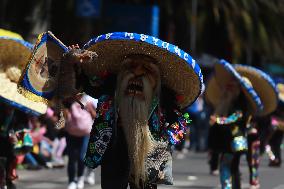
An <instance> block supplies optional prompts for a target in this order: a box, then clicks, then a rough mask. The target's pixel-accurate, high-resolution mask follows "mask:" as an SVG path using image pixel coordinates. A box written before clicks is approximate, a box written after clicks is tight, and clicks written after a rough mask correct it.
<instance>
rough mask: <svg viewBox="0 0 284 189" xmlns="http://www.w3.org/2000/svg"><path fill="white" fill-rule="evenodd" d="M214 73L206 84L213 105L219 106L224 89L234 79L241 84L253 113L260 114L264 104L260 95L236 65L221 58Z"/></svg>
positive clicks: (206, 92) (207, 93)
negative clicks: (237, 69)
mask: <svg viewBox="0 0 284 189" xmlns="http://www.w3.org/2000/svg"><path fill="white" fill-rule="evenodd" d="M214 70H215V72H214V75H212V77H211V78H210V79H209V80H208V83H207V85H206V91H205V97H206V100H207V101H208V102H209V103H210V104H211V105H212V106H213V107H217V106H218V104H219V103H220V102H221V101H222V100H223V99H222V98H223V91H224V89H225V88H226V86H228V85H230V83H231V82H232V81H236V82H238V83H239V84H240V87H241V89H242V91H243V92H244V94H245V97H246V99H247V100H248V102H249V105H250V110H251V111H252V112H251V113H252V114H258V113H259V112H261V111H262V109H263V105H262V102H261V99H260V97H259V96H258V94H257V93H256V91H255V90H254V88H253V87H252V86H251V83H250V81H249V79H247V78H244V77H242V76H241V75H240V74H239V73H238V72H237V71H236V70H235V69H234V67H233V66H232V65H231V64H230V63H229V62H227V61H225V60H220V61H219V62H218V63H216V64H215V66H214Z"/></svg>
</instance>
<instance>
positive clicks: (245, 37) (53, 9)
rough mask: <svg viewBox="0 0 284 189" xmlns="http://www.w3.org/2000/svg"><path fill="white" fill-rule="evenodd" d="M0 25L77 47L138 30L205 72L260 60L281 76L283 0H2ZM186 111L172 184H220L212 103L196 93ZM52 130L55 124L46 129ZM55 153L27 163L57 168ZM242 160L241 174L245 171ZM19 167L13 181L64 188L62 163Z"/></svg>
mask: <svg viewBox="0 0 284 189" xmlns="http://www.w3.org/2000/svg"><path fill="white" fill-rule="evenodd" d="M0 28H3V29H6V30H11V31H13V32H17V33H19V34H21V35H22V36H23V38H24V39H25V40H27V41H29V42H31V43H35V42H36V40H37V36H38V35H39V34H40V33H42V32H45V31H48V30H49V31H52V32H53V34H54V35H55V36H56V37H58V38H59V39H60V40H61V41H62V42H63V43H64V44H65V45H67V46H68V45H72V44H76V43H78V44H79V45H80V47H82V45H84V44H85V43H86V42H88V41H89V40H90V39H91V38H93V37H96V36H98V35H100V34H104V33H108V32H115V31H127V32H135V33H144V34H148V35H152V36H155V37H158V38H160V39H162V40H164V41H167V42H170V43H173V44H175V45H177V46H179V47H180V48H181V49H183V50H185V51H186V52H189V54H190V55H191V56H192V57H194V58H195V59H197V61H198V63H199V65H200V66H201V68H202V71H203V74H204V76H205V80H206V79H207V78H208V76H209V74H210V73H211V71H212V68H213V65H214V63H215V62H216V61H217V60H218V59H221V58H223V59H226V60H228V61H229V62H231V63H241V64H248V65H252V66H255V67H258V68H261V69H263V70H265V71H266V72H268V73H269V74H271V75H272V76H273V77H281V76H282V77H283V76H284V52H283V50H284V1H283V0H238V1H236V0H211V1H209V0H0ZM188 111H189V112H190V113H191V116H192V119H193V123H192V125H191V136H190V137H191V142H190V143H189V140H188V139H187V141H186V142H185V144H182V145H181V146H180V147H179V146H177V147H176V149H177V150H176V151H177V153H176V154H175V156H174V158H175V159H174V160H175V161H176V162H175V163H174V174H175V177H176V180H177V182H176V183H175V184H176V187H175V188H188V187H189V186H191V188H199V189H209V188H211V189H212V188H213V186H214V187H215V186H216V187H217V186H218V178H217V177H214V178H213V177H212V176H210V175H209V174H208V173H209V168H208V164H207V162H208V157H207V153H206V152H207V150H208V149H207V135H208V128H209V124H208V120H209V115H210V110H209V109H208V107H207V106H206V105H205V102H203V99H202V97H201V98H200V99H199V100H198V101H197V103H196V104H195V105H193V106H192V107H191V109H189V110H188ZM54 119H56V118H54ZM33 121H34V122H35V123H34V125H35V128H37V127H43V126H37V125H39V122H40V120H37V119H36V118H33ZM45 121H46V120H45ZM49 121H50V120H49ZM50 122H51V123H50ZM50 122H48V123H44V124H42V125H44V127H47V126H48V127H49V129H46V130H47V131H52V130H54V129H53V124H54V123H53V122H54V121H53V120H51V121H50ZM263 123H264V122H263ZM268 124H269V123H268ZM268 124H267V125H268ZM35 130H36V129H35ZM54 132H55V133H56V132H57V131H53V132H51V133H54ZM58 135H59V134H58V133H56V136H57V138H58V141H57V140H56V142H58V143H60V139H61V138H63V137H61V136H59V137H58ZM282 135H283V134H282ZM51 138H52V137H51ZM53 138H56V137H53ZM282 138H283V136H282ZM282 138H281V140H282ZM40 140H42V139H40ZM52 140H53V139H52ZM63 143H64V142H63ZM280 143H281V141H280ZM62 146H63V147H65V146H64V144H63V145H62ZM282 148H283V145H282ZM184 149H186V150H185V152H184ZM263 151H264V150H263ZM196 152H198V153H196ZM200 152H203V153H200ZM204 152H205V153H204ZM61 153H63V152H61ZM49 155H50V154H49ZM61 155H62V154H61ZM50 156H51V155H50ZM62 156H64V154H63V155H62ZM60 158H61V159H60V160H61V161H62V162H63V163H62V162H60V163H62V164H59V165H57V164H56V165H50V164H49V163H50V162H49V160H46V161H43V163H42V165H41V167H40V166H35V165H37V163H36V164H32V163H31V165H33V166H29V167H28V168H29V169H31V170H39V169H41V168H42V167H44V168H47V169H49V168H54V167H56V166H58V167H60V168H63V167H64V166H65V164H64V163H66V160H65V159H64V157H60ZM49 159H51V158H50V157H49ZM264 159H265V158H264ZM177 160H178V161H177ZM38 162H39V163H40V161H38ZM52 163H54V162H52ZM56 163H58V162H56ZM244 164H245V163H242V168H241V169H242V172H243V175H244V176H243V177H244V178H248V174H247V173H246V172H247V170H245V169H247V167H246V166H245V165H244ZM267 164H268V158H267V157H266V159H265V160H264V161H262V164H261V166H262V168H261V182H262V186H263V188H272V186H273V187H274V186H275V187H276V188H278V187H277V186H280V188H279V189H281V187H282V188H284V185H283V181H282V180H283V174H284V170H283V169H278V170H275V169H274V170H272V169H269V168H268V167H267ZM19 172H20V175H21V179H20V181H19V183H18V186H19V187H18V188H22V189H25V188H49V189H50V188H57V189H58V188H66V182H67V181H66V180H67V178H66V173H65V172H66V170H65V169H64V170H62V169H59V170H58V169H55V170H53V171H52V172H51V171H50V170H49V171H41V172H40V174H34V172H26V171H25V170H24V169H19ZM95 174H96V175H97V180H96V187H99V184H100V176H99V174H100V172H99V170H98V172H96V173H95ZM50 181H51V182H50ZM94 182H95V181H94ZM246 182H248V181H247V180H246ZM93 184H94V183H93ZM269 184H270V185H269ZM279 184H280V185H279ZM281 184H282V185H281ZM89 188H91V186H89ZM92 188H93V187H92ZM165 188H167V187H165ZM169 188H170V187H169Z"/></svg>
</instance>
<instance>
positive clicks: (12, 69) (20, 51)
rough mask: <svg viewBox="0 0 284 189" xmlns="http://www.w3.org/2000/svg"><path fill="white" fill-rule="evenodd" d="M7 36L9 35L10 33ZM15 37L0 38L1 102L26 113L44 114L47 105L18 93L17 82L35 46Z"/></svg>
mask: <svg viewBox="0 0 284 189" xmlns="http://www.w3.org/2000/svg"><path fill="white" fill-rule="evenodd" d="M10 33H12V32H10ZM2 34H3V32H2ZM12 34H13V33H12ZM5 35H9V32H8V33H7V32H6V33H5ZM15 37H17V36H16V35H12V37H10V36H0V65H1V70H0V100H1V101H2V102H4V103H7V104H9V105H11V106H13V107H15V108H18V109H20V110H22V111H24V112H26V113H32V114H35V115H39V114H43V113H45V111H46V109H47V106H46V105H45V104H43V103H37V102H33V101H31V100H29V99H27V98H25V97H24V96H23V95H21V94H19V93H18V91H17V81H18V80H19V78H20V75H21V71H22V70H23V69H24V66H25V64H26V63H27V62H28V59H29V57H30V55H31V48H32V47H33V45H32V44H30V43H28V42H26V41H24V40H22V39H21V38H20V37H18V38H15Z"/></svg>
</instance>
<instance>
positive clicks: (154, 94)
mask: <svg viewBox="0 0 284 189" xmlns="http://www.w3.org/2000/svg"><path fill="white" fill-rule="evenodd" d="M43 35H45V34H43ZM46 35H49V36H51V34H50V33H47V34H46ZM52 38H53V39H54V36H53V37H52ZM42 39H43V38H42ZM58 44H60V43H57V45H58ZM62 49H63V52H64V48H62ZM91 52H96V54H97V58H95V57H96V56H95V55H94V54H93V53H91ZM61 60H62V61H61V63H60V68H59V71H58V73H62V72H63V73H64V74H65V76H64V77H66V78H65V80H64V78H63V79H62V80H60V81H59V80H58V83H59V82H60V83H61V84H62V83H63V82H65V84H66V83H67V84H69V86H72V87H73V88H77V89H78V88H80V87H82V88H83V91H84V92H86V93H87V94H88V95H90V96H92V97H94V98H97V99H98V106H97V117H96V119H95V122H94V125H93V128H92V131H91V136H90V140H89V145H88V151H87V154H86V157H85V164H86V165H87V166H88V167H91V168H96V167H98V166H99V165H101V186H102V188H103V189H113V188H117V189H126V188H127V187H128V185H130V188H136V189H139V188H148V189H150V188H157V184H173V178H172V157H171V144H176V143H178V142H179V141H180V140H182V138H183V135H184V132H185V129H186V126H187V124H188V122H189V121H190V120H189V115H188V114H183V113H182V112H181V110H182V109H184V108H186V107H187V106H189V105H191V104H192V103H193V102H194V101H195V100H196V98H197V97H198V96H199V95H200V93H201V90H202V88H203V78H202V73H201V70H200V68H199V66H198V64H197V63H196V62H195V60H193V59H192V58H191V57H190V55H189V54H187V53H186V52H184V51H182V50H181V49H179V48H178V47H177V46H174V45H171V44H169V43H167V42H164V41H161V40H160V39H157V38H156V37H152V36H148V35H144V34H136V33H127V32H116V33H108V34H105V35H100V36H98V37H97V38H94V39H92V40H90V41H89V42H88V43H87V44H86V45H85V46H84V49H83V50H80V49H76V48H75V49H73V50H70V51H69V52H67V53H65V54H64V55H63V59H61ZM34 63H35V62H34V61H31V62H30V65H31V66H32V65H33V64H34ZM54 65H55V64H54ZM62 65H63V66H62ZM72 65H76V66H78V65H79V68H78V67H77V68H76V69H73V68H74V66H72ZM64 69H69V70H65V71H64ZM72 69H73V71H72ZM70 70H71V72H70ZM32 72H33V70H29V69H27V70H26V75H29V74H30V73H32ZM78 72H80V73H81V74H79V75H80V77H76V75H77V74H78ZM67 74H69V76H68V77H67ZM62 76H63V75H62V74H61V75H60V74H59V75H58V77H60V78H61V77H62ZM77 76H78V75H77ZM70 78H72V79H71V80H70ZM73 78H74V79H73ZM75 78H76V79H75ZM51 79H53V80H54V81H56V77H53V78H52V77H51V78H50V80H48V81H51ZM24 81H27V80H26V79H25V77H24V79H23V82H22V85H25V84H24ZM72 82H73V83H72ZM43 85H44V83H42V86H43ZM61 86H65V85H60V86H59V87H58V89H59V88H60V87H61ZM35 87H36V86H32V87H31V86H27V85H26V89H28V90H29V91H33V92H34V93H35V94H37V95H38V96H41V97H46V98H48V95H44V94H42V93H40V92H41V91H42V89H38V90H34V89H35ZM56 87H57V86H56V85H54V87H53V89H55V88H56ZM69 88H71V87H69ZM69 88H67V87H65V88H64V89H65V90H69V91H70V89H69ZM58 91H62V89H59V90H58ZM74 91H75V90H74ZM74 91H72V92H68V94H67V93H66V91H63V92H65V94H64V95H62V94H60V93H57V96H61V97H60V98H61V99H64V98H65V99H66V97H68V96H69V97H70V96H73V97H74V95H75V96H76V94H78V90H77V92H74ZM55 96H56V94H55ZM82 107H83V106H82ZM63 115H64V114H63ZM62 122H64V121H62Z"/></svg>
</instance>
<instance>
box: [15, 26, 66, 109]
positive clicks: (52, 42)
mask: <svg viewBox="0 0 284 189" xmlns="http://www.w3.org/2000/svg"><path fill="white" fill-rule="evenodd" d="M67 50H68V49H67V47H66V46H65V45H64V44H63V43H62V42H61V41H60V40H59V39H57V38H56V37H55V36H54V35H53V34H52V33H51V32H50V31H48V32H44V33H42V34H41V35H39V37H38V40H37V42H36V45H35V47H34V49H33V52H32V56H31V57H30V59H29V60H28V64H27V65H26V68H25V70H24V72H23V74H22V77H21V79H20V81H19V85H18V87H19V92H20V93H21V94H23V95H24V96H26V97H27V98H29V99H31V100H33V101H37V102H44V103H46V104H48V103H49V100H51V99H52V98H53V96H54V94H55V91H56V89H57V87H58V74H59V66H60V62H61V57H62V55H63V53H65V52H67Z"/></svg>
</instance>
